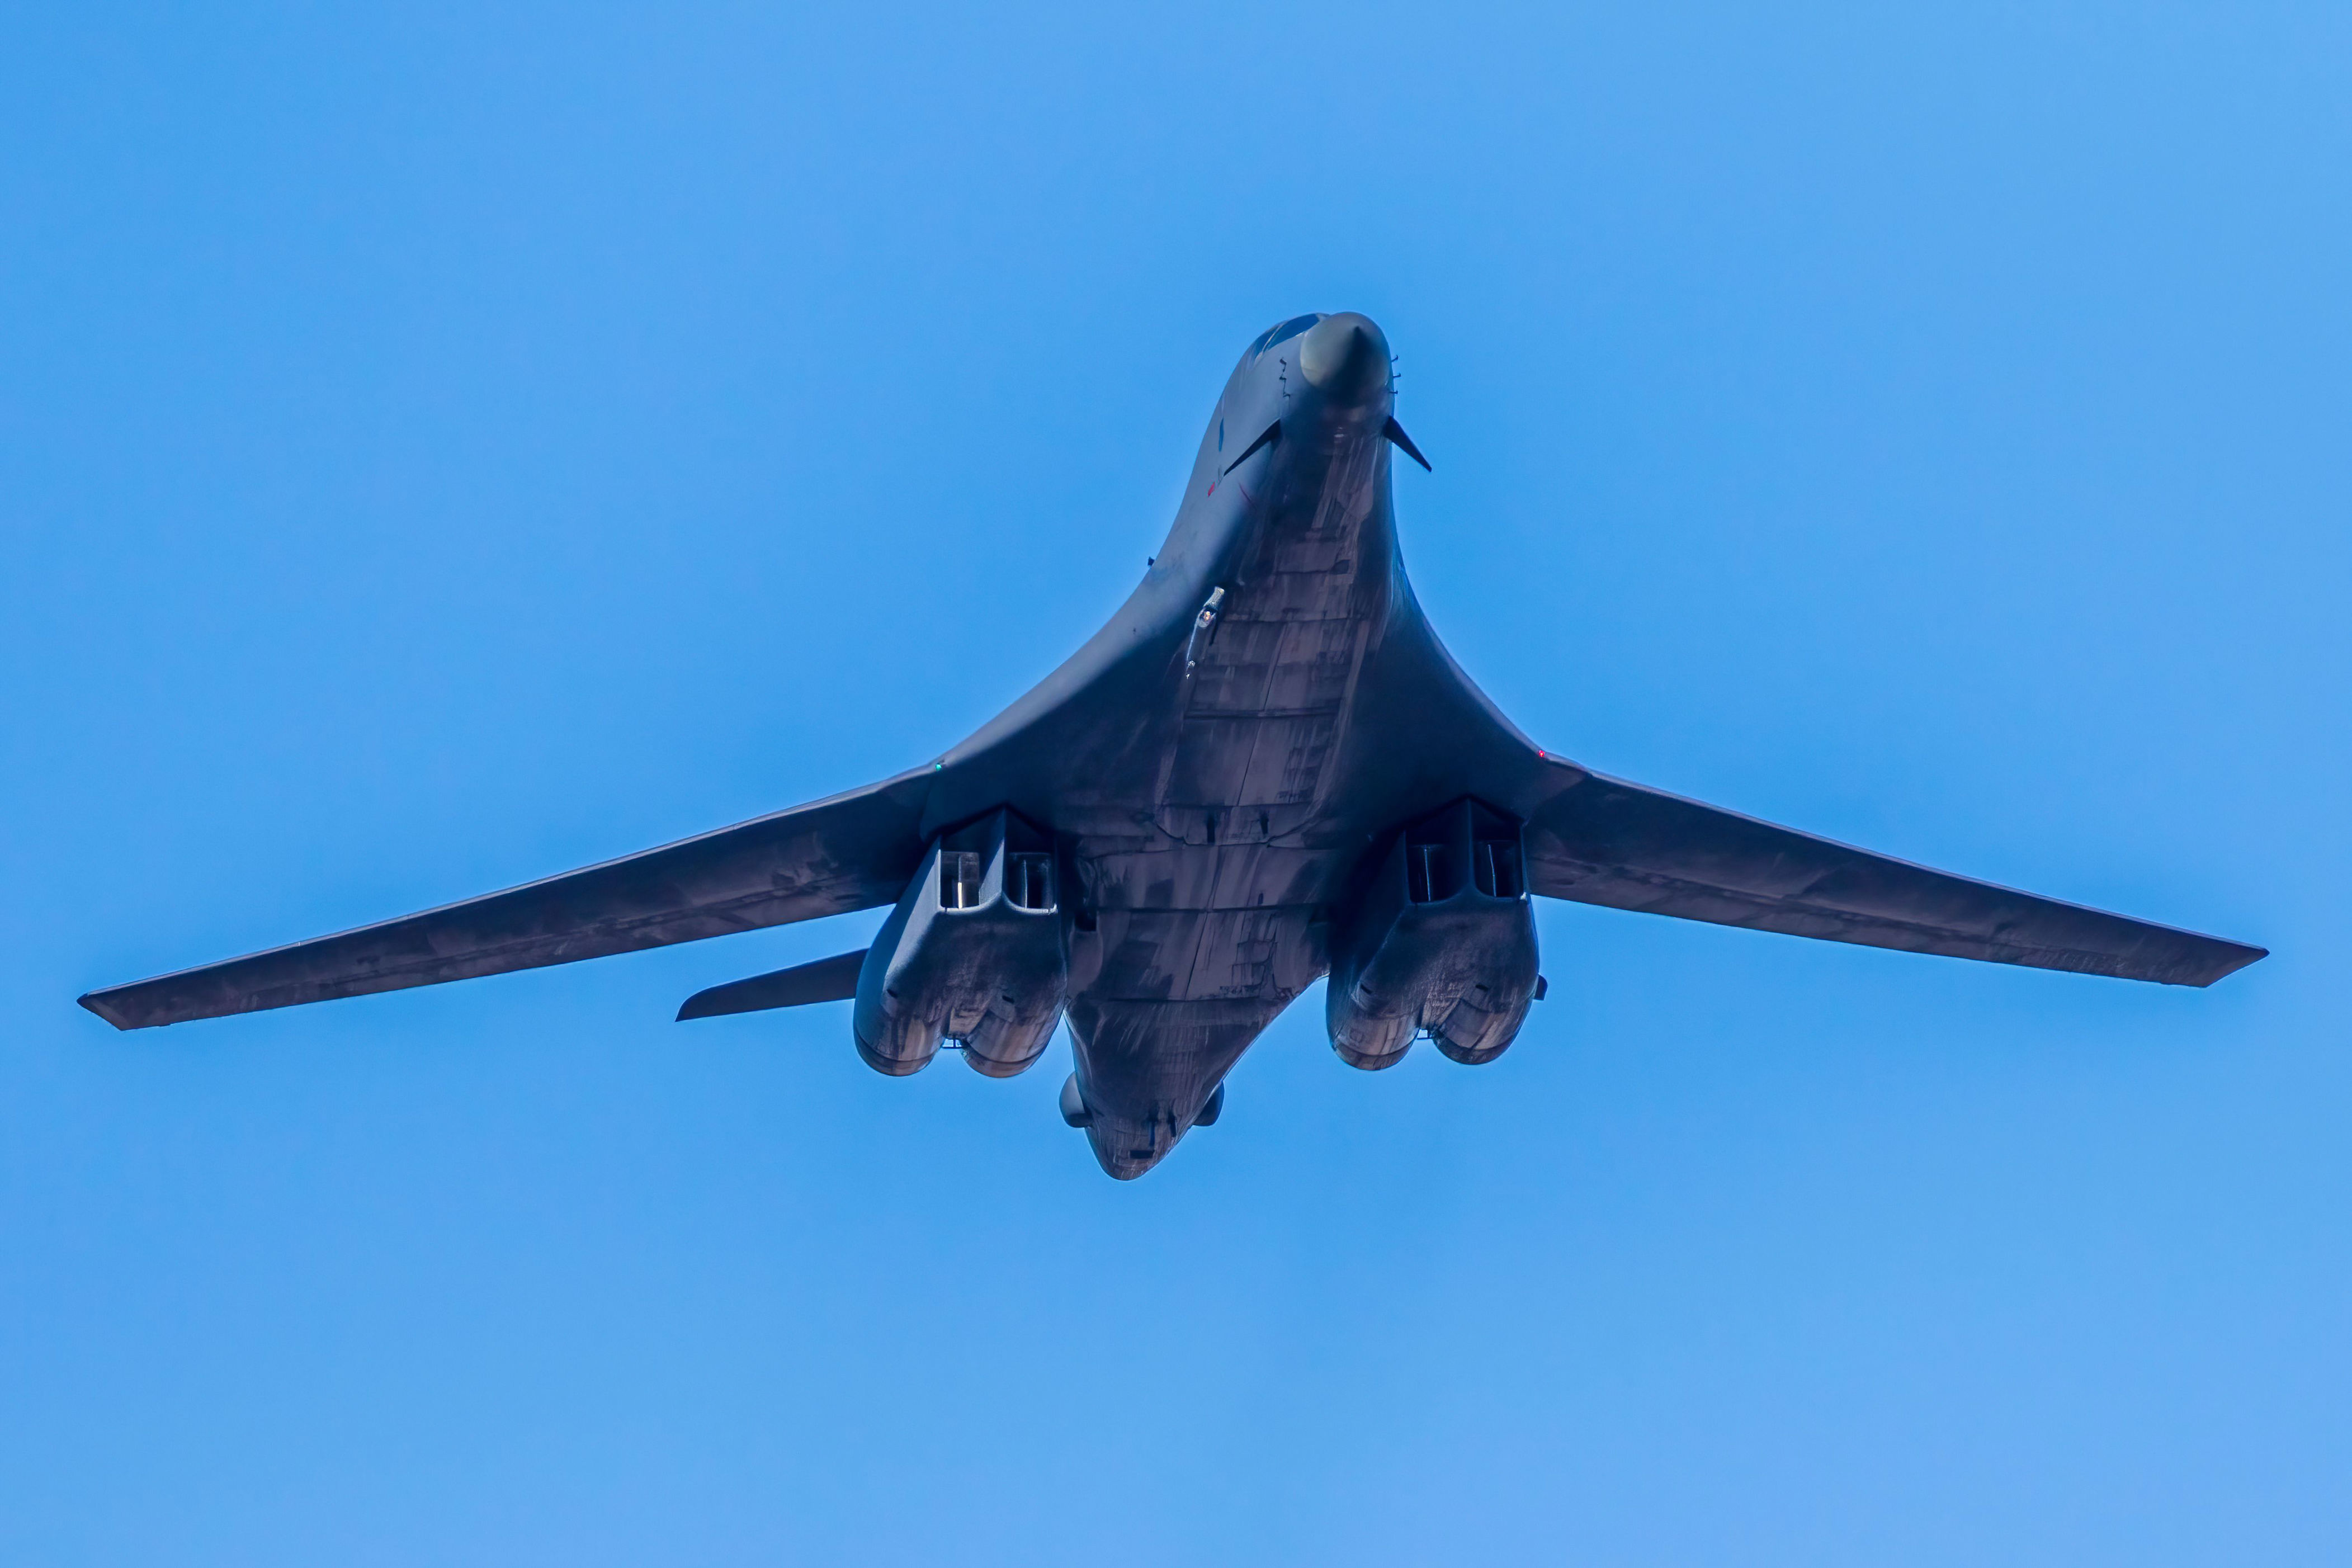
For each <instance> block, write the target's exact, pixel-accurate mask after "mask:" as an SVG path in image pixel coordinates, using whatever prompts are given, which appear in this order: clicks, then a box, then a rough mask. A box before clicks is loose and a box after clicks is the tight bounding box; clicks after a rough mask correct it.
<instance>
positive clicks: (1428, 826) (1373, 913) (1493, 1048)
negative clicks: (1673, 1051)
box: [1326, 799, 1538, 1070]
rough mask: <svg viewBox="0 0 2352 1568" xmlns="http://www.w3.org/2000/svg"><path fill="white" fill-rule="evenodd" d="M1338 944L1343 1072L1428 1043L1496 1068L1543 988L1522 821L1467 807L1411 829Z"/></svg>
mask: <svg viewBox="0 0 2352 1568" xmlns="http://www.w3.org/2000/svg"><path fill="white" fill-rule="evenodd" d="M1337 934H1338V936H1339V940H1338V941H1337V942H1334V944H1333V947H1334V956H1333V963H1332V966H1331V979H1330V984H1329V987H1328V992H1327V1002H1326V1016H1327V1018H1328V1023H1329V1025H1330V1028H1331V1046H1332V1048H1333V1049H1334V1050H1336V1051H1338V1052H1339V1056H1340V1058H1342V1059H1343V1060H1345V1061H1346V1062H1347V1063H1348V1065H1349V1066H1350V1067H1359V1068H1366V1069H1372V1070H1376V1069H1378V1068H1385V1067H1392V1066H1394V1065H1395V1064H1396V1063H1398V1062H1400V1061H1402V1060H1403V1059H1404V1054H1405V1052H1406V1051H1407V1050H1408V1049H1410V1048H1411V1047H1412V1042H1413V1037H1414V1036H1415V1035H1416V1034H1418V1033H1423V1032H1426V1033H1427V1034H1428V1035H1429V1036H1430V1037H1431V1038H1433V1040H1435V1041H1436V1042H1437V1048H1438V1049H1439V1050H1441V1051H1443V1052H1444V1053H1445V1055H1446V1056H1447V1057H1449V1058H1452V1059H1453V1060H1454V1061H1457V1062H1461V1063H1464V1064H1465V1065H1467V1066H1472V1067H1475V1066H1477V1065H1478V1064H1480V1063H1482V1062H1490V1061H1493V1060H1494V1059H1495V1058H1496V1057H1498V1056H1501V1055H1502V1054H1503V1051H1504V1048H1505V1047H1507V1046H1509V1045H1510V1043H1511V1040H1512V1037H1514V1036H1516V1035H1517V1033H1518V1032H1519V1026H1520V1025H1521V1024H1522V1023H1524V1022H1525V1021H1526V1019H1527V1016H1528V1004H1529V1003H1530V1002H1532V1001H1533V1000H1534V999H1535V994H1536V986H1537V982H1538V976H1537V954H1536V926H1535V914H1534V911H1533V910H1532V909H1531V908H1530V907H1529V905H1528V883H1527V872H1526V861H1525V858H1524V856H1523V853H1522V850H1521V847H1520V842H1519V823H1518V821H1517V819H1516V818H1514V817H1511V816H1506V815H1504V814H1503V813H1501V812H1499V811H1496V810H1495V809H1493V808H1492V807H1490V806H1487V805H1482V804H1480V803H1479V802H1477V801H1475V800H1467V799H1465V800H1458V801H1455V802H1454V804H1453V805H1449V806H1447V807H1446V808H1445V809H1444V810H1443V811H1440V812H1438V813H1436V814H1435V815H1434V816H1428V817H1425V818H1423V820H1421V821H1419V822H1416V823H1414V824H1413V825H1412V826H1410V827H1408V828H1406V829H1405V830H1404V831H1403V832H1402V833H1401V834H1399V835H1398V836H1397V838H1396V842H1395V843H1394V844H1393V845H1391V847H1390V848H1389V850H1388V852H1387V854H1386V855H1385V856H1384V857H1382V858H1381V860H1380V861H1379V863H1378V865H1377V868H1376V869H1375V870H1374V871H1373V873H1372V875H1371V878H1370V880H1369V881H1368V882H1367V883H1366V884H1365V885H1364V886H1363V887H1362V888H1361V889H1360V890H1359V891H1358V893H1357V896H1356V903H1355V908H1354V910H1353V911H1352V916H1351V918H1349V920H1348V921H1346V923H1345V927H1344V929H1343V930H1342V931H1340V932H1339V933H1337Z"/></svg>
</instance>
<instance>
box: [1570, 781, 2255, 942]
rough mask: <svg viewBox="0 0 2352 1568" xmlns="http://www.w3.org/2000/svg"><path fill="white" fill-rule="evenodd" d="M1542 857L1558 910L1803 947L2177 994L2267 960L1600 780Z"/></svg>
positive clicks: (1580, 795) (1579, 787)
mask: <svg viewBox="0 0 2352 1568" xmlns="http://www.w3.org/2000/svg"><path fill="white" fill-rule="evenodd" d="M1527 847H1528V887H1529V889H1531V890H1533V891H1535V892H1538V893H1541V894H1543V895H1545V896H1546V897H1549V898H1554V899H1570V900H1575V901H1576V902H1579V903H1586V904H1605V905H1607V906H1609V907H1610V908H1612V909H1620V910H1643V911H1644V912H1646V913H1650V914H1660V915H1673V916H1675V917H1676V918H1678V919H1681V920H1691V921H1713V922H1714V923H1716V924H1717V925H1733V926H1748V927H1750V928H1752V929H1754V930H1757V931H1781V932H1785V933H1786V934H1788V935H1790V936H1810V937H1819V938H1822V939H1824V940H1826V941H1830V942H1859V943H1862V944H1864V946H1869V947H1891V948H1899V949H1901V950H1903V951H1904V952H1933V953H1941V954H1944V955H1945V956H1947V957H1951V958H1976V959H1983V960H1986V961H1988V962H1990V963H2018V964H2024V965H2027V966H2029V967H2031V968H2034V969H2064V970H2072V971H2074V972H2075V973H2083V974H2111V975H2114V976H2116V978H2118V979H2123V980H2153V981H2158V982H2161V983H2162V984H2167V985H2210V984H2213V982H2215V981H2216V980H2219V979H2221V977H2222V976H2223V975H2225V974H2228V973H2231V972H2233V971H2235V970H2239V969H2242V968H2244V967H2245V966H2246V965H2247V964H2249V963H2253V962H2254V961H2255V960H2256V959H2258V958H2262V957H2264V956H2265V955H2266V954H2265V950H2264V949H2262V948H2259V947H2249V946H2247V945H2246V944H2245V943H2243V942H2229V941H2226V940H2224V939H2222V938H2221V937H2214V936H2200V935H2199V934H2198V933H2197V932H2195V931H2180V930H2178V929H2176V928H2174V927H2172V926H2164V925H2158V924H2155V923H2154V922H2153V921H2137V920H2133V919H2131V918H2130V917H2128V916H2126V915H2116V914H2109V913H2107V912H2106V911H2105V910H2094V909H2086V908H2084V906H2083V905H2081V904H2070V903H2064V902H2062V901H2061V900H2057V899H2045V898H2041V897H2039V896H2037V895H2035V894H2032V893H2021V892H2019V891H2017V890H2016V889H2013V888H2003V887H1998V886H1995V885H1994V884H1992V883H1990V882H1979V881H1974V880H1971V879H1969V878H1967V877H1956V876H1953V875H1952V874H1950V873H1949V872H1947V871H1934V870H1930V869H1928V868H1927V867H1925V866H1915V865H1913V864H1911V863H1910V862H1909V861H1907V860H1897V859H1895V858H1893V857H1892V856H1887V855H1875V854H1873V853H1872V852H1871V851H1869V850H1867V849H1856V848H1854V847H1853V846H1851V845H1846V844H1839V843H1835V842H1833V841H1832V840H1830V839H1827V838H1817V837H1813V836H1812V835H1811V834H1810V833H1799V832H1797V831H1796V830H1794V829H1793V828H1787V827H1777V826H1773V825H1772V824H1771V823H1769V822H1759V821H1758V820H1757V819H1756V818H1755V817H1752V816H1740V815H1739V814H1738V813H1737V812H1730V811H1725V810H1722V809H1721V808H1720V807H1717V806H1712V805H1703V804H1701V803H1700V802H1698V801H1695V800H1685V799H1683V798H1682V797H1681V796H1679V795H1667V794H1665V793H1664V791H1662V790H1654V789H1649V788H1645V787H1644V786H1643V785H1641V784H1628V783H1626V782H1625V781H1623V780H1622V779H1612V778H1605V777H1603V776H1601V774H1599V773H1592V774H1589V775H1587V776H1586V777H1585V778H1584V779H1583V780H1582V781H1581V782H1580V783H1578V784H1574V785H1572V786H1571V787H1570V788H1568V789H1566V790H1564V791H1562V792H1560V793H1559V794H1558V795H1554V796H1552V798H1551V799H1550V800H1549V801H1548V802H1546V803H1545V804H1544V805H1542V806H1541V807H1539V808H1538V810H1537V812H1536V814H1535V816H1534V817H1533V819H1532V820H1530V821H1529V823H1528V839H1527Z"/></svg>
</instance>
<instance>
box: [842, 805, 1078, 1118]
mask: <svg viewBox="0 0 2352 1568" xmlns="http://www.w3.org/2000/svg"><path fill="white" fill-rule="evenodd" d="M1066 989H1067V976H1066V968H1065V961H1064V958H1063V941H1062V910H1061V902H1060V900H1058V899H1057V898H1055V877H1054V847H1053V843H1052V841H1051V840H1050V839H1049V838H1047V837H1046V836H1045V834H1044V833H1042V832H1040V831H1039V830H1038V829H1037V828H1035V827H1033V826H1030V825H1029V824H1028V823H1026V822H1024V821H1023V820H1022V819H1021V818H1020V817H1018V816H1014V815H1013V813H1011V812H1009V811H997V812H994V813H992V814H991V815H989V816H984V817H982V818H981V819H980V820H979V821H977V822H973V823H971V824H968V825H967V826H962V827H960V828H957V829H956V830H955V831H954V832H952V833H947V834H943V835H941V836H940V838H939V840H938V841H937V842H936V843H934V844H933V845H932V846H931V847H930V848H929V851H928V852H926V854H925V855H924V857H923V868H922V869H921V870H920V871H919V872H917V873H916V874H915V879H914V881H913V882H912V883H911V884H909V885H908V889H907V891H906V892H905V894H904V895H902V896H901V897H900V898H899V900H898V908H897V909H895V910H892V911H891V912H890V918H889V920H888V921H885V922H884V923H883V926H882V931H881V934H879V935H878V936H877V937H876V938H875V939H874V945H873V946H872V947H871V948H868V949H867V950H866V963H865V964H864V965H863V966H862V967H861V968H860V969H859V970H858V973H857V1009H856V1015H855V1016H854V1019H853V1026H854V1027H855V1028H856V1035H857V1054H858V1055H859V1056H861V1057H863V1058H865V1059H866V1066H868V1067H870V1068H874V1069H875V1070H877V1072H886V1073H889V1074H892V1075H893V1076H904V1075H905V1074H908V1073H911V1072H920V1071H921V1070H922V1069H923V1068H926V1067H929V1065H930V1062H931V1058H932V1057H933V1056H935V1055H937V1054H938V1052H939V1048H940V1041H941V1040H942V1039H950V1040H960V1041H961V1042H962V1043H963V1048H964V1060H965V1061H966V1062H968V1063H970V1064H971V1066H972V1067H973V1068H976V1069H978V1070H979V1071H981V1072H984V1073H986V1074H988V1075H989V1076H990V1077H992V1078H1011V1077H1012V1076H1013V1074H1014V1073H1017V1072H1019V1071H1021V1070H1022V1069H1023V1068H1026V1067H1028V1066H1029V1065H1030V1064H1031V1063H1032V1062H1034V1061H1035V1060H1036V1059H1037V1058H1038V1057H1039V1056H1041V1055H1043V1054H1044V1052H1045V1046H1046V1043H1047V1042H1048V1041H1049V1040H1051V1039H1052V1038H1053V1036H1054V1026H1055V1024H1057V1023H1059V1022H1061V1018H1062V1003H1063V998H1064V994H1065V992H1066Z"/></svg>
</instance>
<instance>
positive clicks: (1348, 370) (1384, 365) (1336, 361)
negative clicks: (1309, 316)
mask: <svg viewBox="0 0 2352 1568" xmlns="http://www.w3.org/2000/svg"><path fill="white" fill-rule="evenodd" d="M1298 374H1301V375H1303V376H1305V377H1306V378H1307V384H1308V385H1310V386H1312V387H1314V388H1315V390H1316V391H1318V392H1320V393H1321V394H1323V395H1324V396H1326V397H1328V398H1330V399H1331V400H1332V401H1333V402H1335V403H1360V402H1363V401H1364V400H1366V399H1367V398H1369V397H1370V396H1371V395H1373V394H1374V393H1377V392H1384V391H1386V390H1387V389H1388V384H1389V340H1388V336H1387V334H1385V333H1383V332H1382V331H1381V329H1380V327H1379V326H1378V325H1377V324H1376V323H1375V322H1374V321H1372V319H1371V318H1370V316H1360V315H1358V314H1357V313H1356V312H1355V311H1353V310H1342V311H1340V312H1339V314H1338V315H1336V316H1326V317H1324V318H1323V319H1322V320H1321V321H1318V322H1317V323H1315V325H1313V326H1312V327H1309V328H1308V329H1307V332H1306V335H1304V336H1303V337H1301V338H1300V339H1299V340H1298Z"/></svg>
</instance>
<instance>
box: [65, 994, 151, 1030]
mask: <svg viewBox="0 0 2352 1568" xmlns="http://www.w3.org/2000/svg"><path fill="white" fill-rule="evenodd" d="M74 1001H75V1002H77V1003H78V1004H79V1005H81V1006H83V1007H86V1008H88V1009H89V1011H90V1012H92V1013H95V1014H97V1015H98V1016H100V1017H101V1018H103V1019H105V1020H106V1021H107V1022H108V1023H110V1024H111V1025H113V1026H115V1027H116V1028H118V1029H121V1030H122V1031H123V1032H124V1033H125V1034H128V1033H129V1032H130V1031H131V1030H132V1029H136V1028H139V1027H141V1026H140V1025H137V1024H134V1023H131V1022H130V1021H129V1020H128V1019H126V1018H124V1017H123V1016H121V1015H120V1014H118V1013H116V1012H114V1011H112V1010H111V1009H110V1007H109V1006H108V1004H107V1002H106V993H105V992H103V991H85V992H83V993H82V994H80V995H79V996H77V997H75V998H74Z"/></svg>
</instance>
